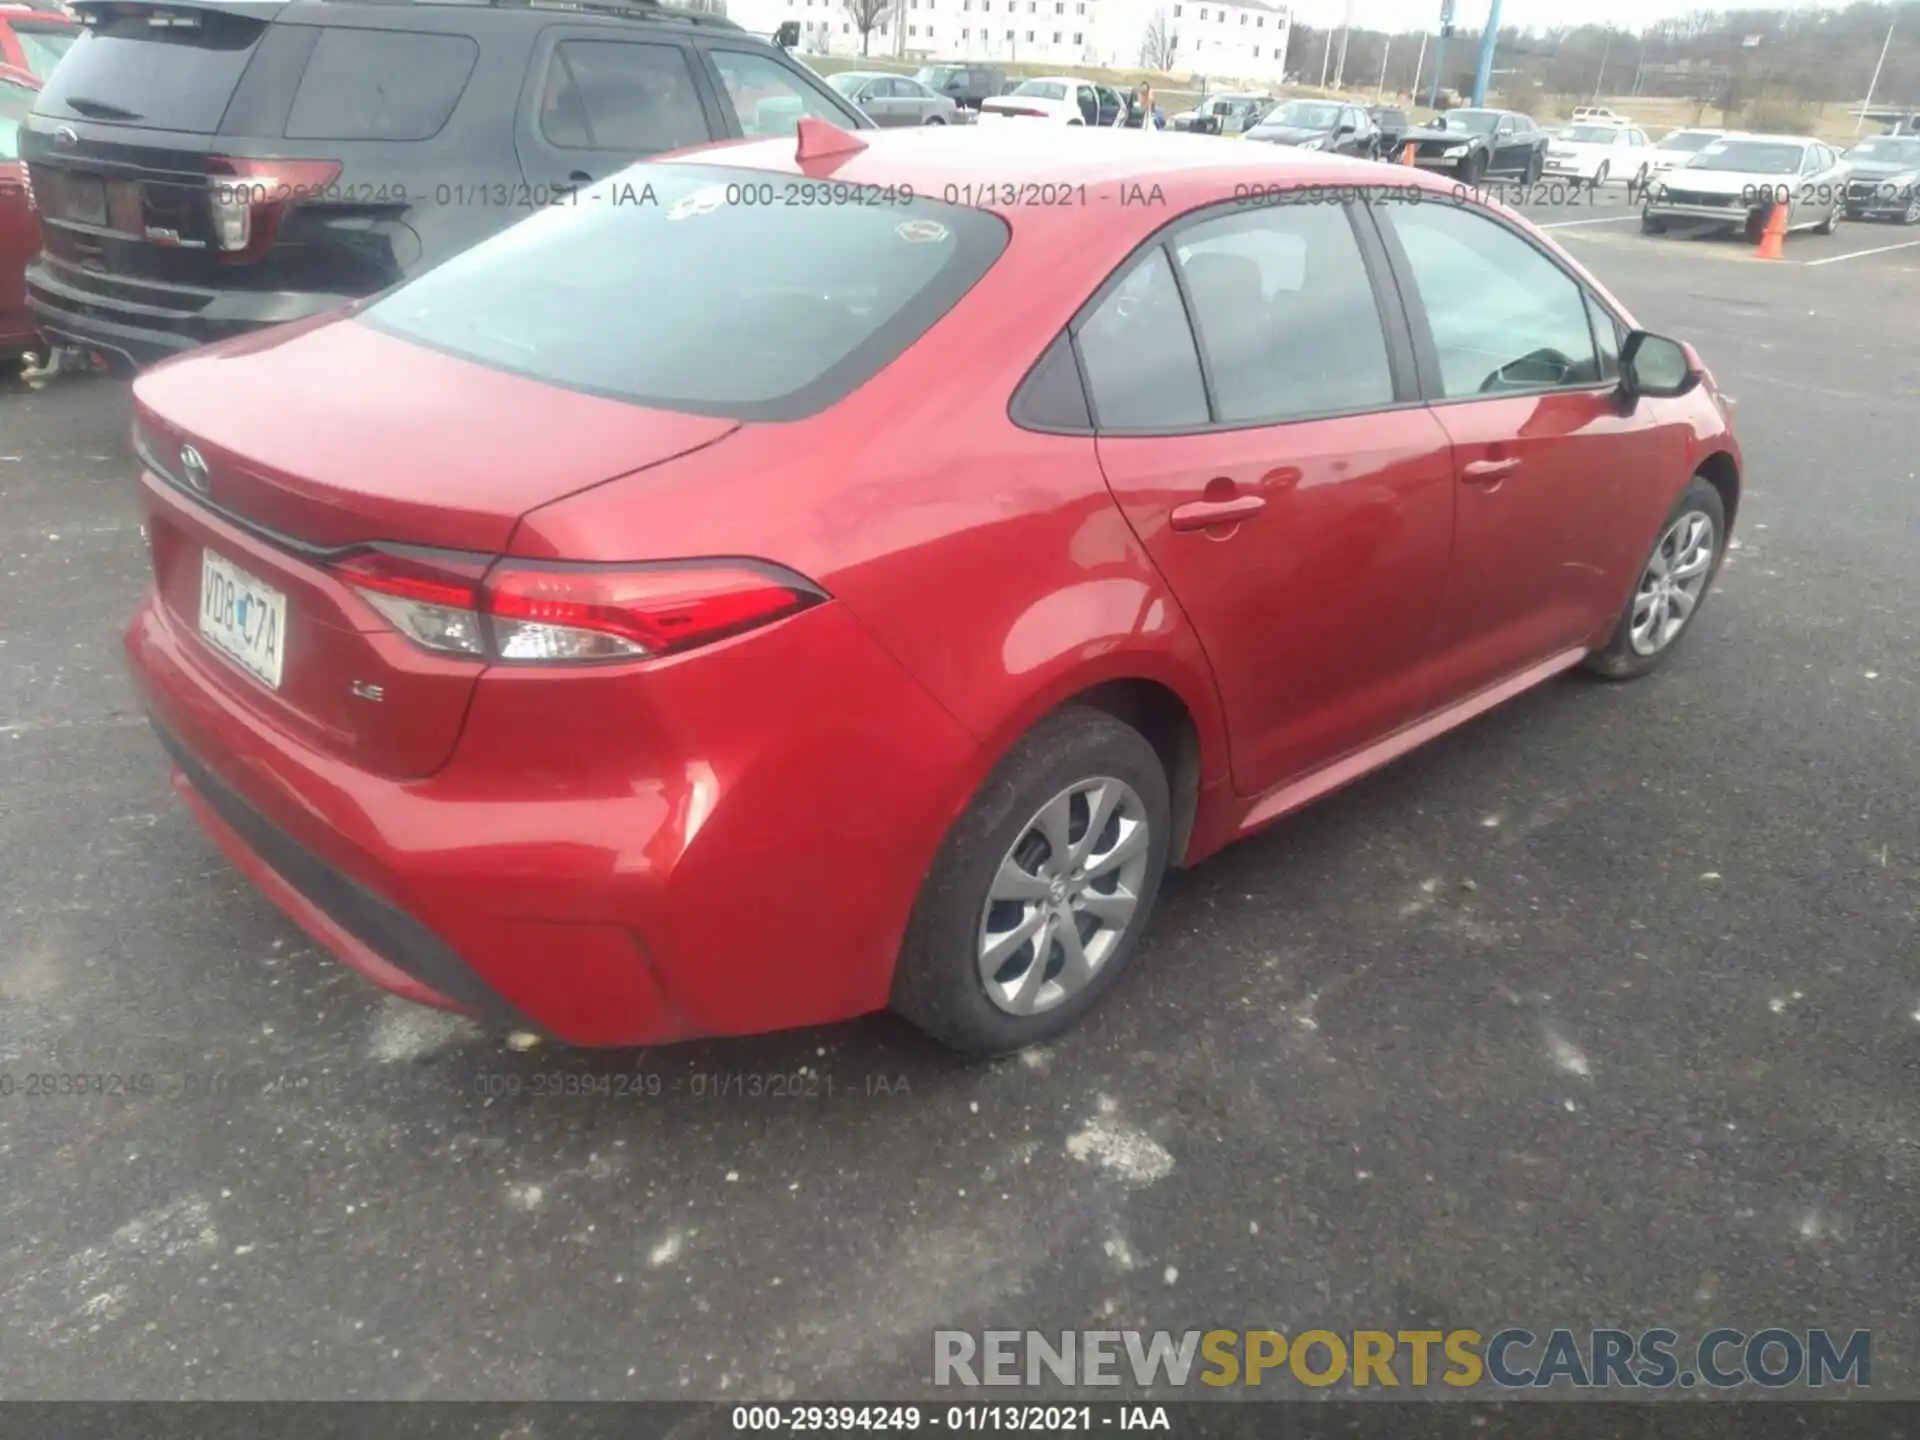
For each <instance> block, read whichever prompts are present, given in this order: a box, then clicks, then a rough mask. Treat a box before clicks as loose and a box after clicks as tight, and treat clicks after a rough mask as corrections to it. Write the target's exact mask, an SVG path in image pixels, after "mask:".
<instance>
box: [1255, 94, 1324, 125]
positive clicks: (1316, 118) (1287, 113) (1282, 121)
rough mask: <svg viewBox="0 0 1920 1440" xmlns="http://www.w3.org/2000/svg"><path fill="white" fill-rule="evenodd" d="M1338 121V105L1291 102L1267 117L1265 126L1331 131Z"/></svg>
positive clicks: (1307, 101)
mask: <svg viewBox="0 0 1920 1440" xmlns="http://www.w3.org/2000/svg"><path fill="white" fill-rule="evenodd" d="M1339 119H1340V107H1339V106H1338V105H1326V104H1316V103H1314V102H1313V101H1311V100H1292V101H1289V102H1288V103H1287V104H1285V105H1282V106H1281V107H1280V108H1279V109H1278V110H1276V111H1274V112H1273V113H1272V114H1271V115H1269V116H1267V118H1266V120H1265V121H1264V122H1262V123H1263V124H1266V125H1276V126H1278V125H1292V126H1294V127H1295V128H1297V129H1301V130H1331V129H1332V128H1333V127H1334V125H1335V124H1336V123H1337V122H1338V121H1339Z"/></svg>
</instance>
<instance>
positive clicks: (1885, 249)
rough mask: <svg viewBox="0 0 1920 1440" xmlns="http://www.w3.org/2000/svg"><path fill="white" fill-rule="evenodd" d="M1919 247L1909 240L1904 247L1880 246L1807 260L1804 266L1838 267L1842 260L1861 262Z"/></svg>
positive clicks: (1917, 242) (1917, 241)
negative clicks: (1869, 257)
mask: <svg viewBox="0 0 1920 1440" xmlns="http://www.w3.org/2000/svg"><path fill="white" fill-rule="evenodd" d="M1917 245H1920V240H1909V241H1907V242H1906V244H1904V245H1882V246H1880V247H1879V248H1878V249H1877V250H1855V251H1854V252H1853V253H1852V254H1850V255H1829V256H1828V257H1827V258H1826V259H1824V260H1808V261H1806V262H1805V263H1806V265H1807V266H1808V267H1809V268H1811V267H1812V266H1815V265H1838V264H1839V263H1840V262H1841V261H1842V260H1861V259H1864V258H1866V257H1867V256H1869V255H1891V254H1892V253H1893V252H1894V251H1895V250H1911V249H1913V248H1914V247H1915V246H1917Z"/></svg>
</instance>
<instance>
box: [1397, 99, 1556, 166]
mask: <svg viewBox="0 0 1920 1440" xmlns="http://www.w3.org/2000/svg"><path fill="white" fill-rule="evenodd" d="M1552 139H1553V137H1552V135H1551V134H1550V133H1549V132H1547V131H1545V130H1542V129H1541V128H1540V127H1539V126H1538V125H1535V124H1534V123H1533V121H1532V120H1531V119H1530V118H1529V117H1527V116H1525V115H1521V114H1519V113H1517V112H1516V111H1512V110H1449V111H1448V112H1447V113H1446V114H1444V115H1440V116H1437V117H1436V118H1435V119H1434V120H1433V122H1432V123H1431V124H1429V125H1425V126H1422V127H1421V128H1420V129H1418V130H1410V131H1408V132H1407V133H1406V135H1405V136H1404V137H1403V138H1402V143H1403V144H1404V143H1405V141H1407V140H1411V141H1413V142H1415V143H1416V144H1417V145H1419V147H1420V148H1419V150H1418V151H1416V152H1415V154H1414V163H1415V164H1416V165H1418V166H1420V168H1421V169H1423V170H1439V171H1443V172H1446V173H1448V174H1452V175H1456V176H1458V177H1459V178H1460V179H1461V180H1462V181H1463V182H1465V183H1466V184H1468V185H1478V184H1479V183H1480V182H1481V181H1482V180H1483V179H1485V178H1486V177H1487V176H1489V175H1500V176H1506V177H1512V178H1517V179H1519V180H1521V181H1523V182H1524V183H1526V184H1528V185H1531V184H1533V182H1534V181H1536V180H1538V179H1539V178H1540V176H1541V174H1542V172H1543V171H1545V169H1546V168H1547V146H1548V144H1549V143H1550V142H1551V141H1552Z"/></svg>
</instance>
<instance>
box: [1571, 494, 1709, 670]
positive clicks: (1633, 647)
mask: <svg viewBox="0 0 1920 1440" xmlns="http://www.w3.org/2000/svg"><path fill="white" fill-rule="evenodd" d="M1726 544H1727V510H1726V505H1725V504H1724V502H1722V500H1721V498H1720V492H1719V491H1718V490H1716V489H1715V488H1714V487H1713V486H1712V485H1711V484H1709V483H1708V482H1707V481H1706V480H1705V479H1704V478H1702V477H1701V476H1698V475H1696V476H1694V477H1693V482H1692V483H1691V484H1690V485H1688V486H1687V489H1686V493H1685V494H1684V495H1682V496H1681V497H1680V503H1679V504H1677V505H1675V506H1674V507H1673V511H1672V513H1670V514H1669V515H1668V516H1667V520H1666V523H1665V524H1664V525H1662V526H1661V527H1660V538H1659V539H1658V540H1656V541H1655V542H1654V546H1653V553H1652V554H1651V555H1649V556H1648V557H1647V562H1646V565H1645V566H1644V567H1643V568H1642V569H1641V571H1640V578H1639V580H1637V581H1636V582H1635V583H1634V587H1633V598H1632V599H1630V600H1629V601H1628V602H1627V608H1626V610H1625V612H1624V613H1623V614H1622V615H1621V616H1620V622H1619V624H1617V625H1616V626H1614V630H1613V634H1612V636H1611V637H1610V638H1609V639H1608V641H1607V644H1606V646H1605V648H1604V649H1600V650H1596V651H1595V652H1594V653H1593V654H1591V655H1589V656H1588V657H1587V662H1586V664H1587V668H1588V669H1589V670H1590V671H1592V672H1593V673H1594V674H1596V675H1599V676H1600V677H1601V678H1603V679H1606V680H1637V679H1638V678H1639V677H1640V676H1642V675H1645V674H1647V673H1648V672H1649V671H1651V670H1655V669H1657V668H1659V666H1661V665H1662V664H1664V663H1665V662H1666V659H1667V657H1668V656H1669V655H1671V654H1672V653H1673V648H1674V646H1675V645H1677V644H1679V642H1680V637H1681V636H1682V635H1684V634H1686V632H1687V631H1688V629H1690V628H1691V627H1692V625H1693V621H1694V617H1695V616H1697V615H1698V614H1699V613H1700V605H1701V602H1702V601H1704V600H1705V599H1706V598H1707V591H1708V590H1709V589H1711V588H1712V586H1713V582H1714V578H1715V577H1716V576H1717V575H1718V574H1719V573H1720V562H1721V560H1722V559H1723V558H1724V556H1725V555H1726Z"/></svg>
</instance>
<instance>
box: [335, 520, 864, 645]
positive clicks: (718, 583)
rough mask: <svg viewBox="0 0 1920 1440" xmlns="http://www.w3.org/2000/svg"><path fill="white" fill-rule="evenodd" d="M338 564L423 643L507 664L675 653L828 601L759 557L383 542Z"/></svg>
mask: <svg viewBox="0 0 1920 1440" xmlns="http://www.w3.org/2000/svg"><path fill="white" fill-rule="evenodd" d="M331 569H332V571H333V573H334V574H335V575H337V576H339V578H340V579H342V580H344V581H345V582H346V583H347V584H349V585H351V586H352V587H353V588H354V589H355V590H357V591H358V592H359V593H360V595H361V597H362V598H363V599H365V600H366V602H367V603H368V604H369V605H371V606H372V607H373V608H374V609H375V610H377V611H379V613H380V614H381V616H383V617H384V618H385V619H386V620H387V621H388V623H390V624H391V625H392V626H393V627H394V629H396V630H398V631H399V632H400V633H401V634H402V635H404V636H406V637H407V639H409V640H411V641H412V642H413V643H414V644H416V645H418V646H420V647H421V648H422V649H426V650H433V651H437V652H439V653H441V654H446V655H471V656H473V657H474V658H476V659H485V660H493V661H497V662H502V663H506V664H534V665H539V664H548V665H555V664H558V665H568V664H591V663H593V662H596V661H606V660H643V659H649V658H652V657H654V656H659V655H672V654H677V653H679V652H680V651H683V650H691V649H694V648H696V647H697V646H701V645H707V644H711V643H712V642H714V641H716V640H724V639H726V638H727V637H728V636H731V635H738V634H741V633H742V632H744V631H747V630H753V629H757V628H758V627H760V626H762V625H767V624H771V623H772V622H773V621H775V620H779V619H782V618H784V617H786V616H788V615H793V614H796V613H798V612H799V611H801V610H805V609H807V608H808V607H809V606H812V605H816V604H818V603H819V602H820V601H822V600H824V599H826V595H825V594H824V593H823V592H822V591H821V590H819V589H818V588H817V587H815V586H814V585H812V584H810V583H809V582H807V581H806V580H803V579H801V578H800V577H799V576H798V575H794V574H792V573H791V572H789V571H786V570H782V569H780V568H779V567H778V566H775V565H768V564H764V563H762V562H760V561H754V560H691V561H664V562H654V563H648V564H638V565H571V564H562V563H550V562H544V561H525V560H513V559H504V560H497V561H496V560H490V559H489V558H488V557H486V556H478V555H465V554H459V553H452V552H447V551H438V550H423V549H413V548H410V547H403V546H387V545H382V546H375V547H372V548H369V549H366V550H361V551H357V552H355V553H354V554H352V555H349V556H347V557H345V558H343V559H341V560H338V561H336V562H334V564H333V565H332V566H331Z"/></svg>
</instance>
